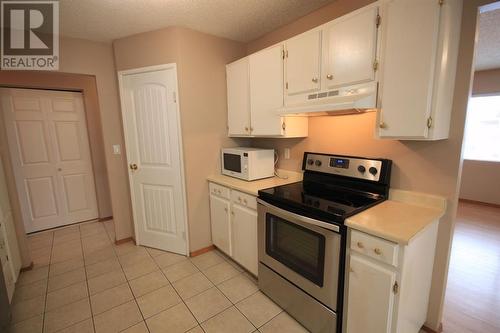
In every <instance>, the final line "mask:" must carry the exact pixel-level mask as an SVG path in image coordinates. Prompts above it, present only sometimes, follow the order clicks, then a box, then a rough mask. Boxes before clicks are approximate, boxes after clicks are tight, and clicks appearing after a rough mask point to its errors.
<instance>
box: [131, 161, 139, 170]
mask: <svg viewBox="0 0 500 333" xmlns="http://www.w3.org/2000/svg"><path fill="white" fill-rule="evenodd" d="M129 166H130V170H134V171H135V170H137V169H138V168H137V164H135V163H130V165H129Z"/></svg>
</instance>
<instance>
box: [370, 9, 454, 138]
mask: <svg viewBox="0 0 500 333" xmlns="http://www.w3.org/2000/svg"><path fill="white" fill-rule="evenodd" d="M384 7H385V8H384V9H385V13H384V15H383V16H382V26H384V28H383V30H384V37H383V39H384V42H383V43H384V45H383V53H382V60H383V64H382V65H383V66H382V80H381V84H382V86H381V96H380V98H381V110H380V113H379V119H378V124H377V126H378V136H379V137H381V138H394V139H414V140H439V139H445V138H447V137H448V132H449V124H450V115H451V107H452V101H453V89H454V82H455V71H456V64H457V54H458V43H459V38H460V18H461V1H460V0H445V1H444V2H441V1H439V0H418V1H415V0H389V1H386V3H385V6H384Z"/></svg>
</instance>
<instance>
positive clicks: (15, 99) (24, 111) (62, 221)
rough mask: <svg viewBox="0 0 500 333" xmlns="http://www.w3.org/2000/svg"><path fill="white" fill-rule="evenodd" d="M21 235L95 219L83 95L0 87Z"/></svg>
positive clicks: (94, 198) (92, 176)
mask: <svg viewBox="0 0 500 333" xmlns="http://www.w3.org/2000/svg"><path fill="white" fill-rule="evenodd" d="M0 98H1V103H2V104H1V105H2V111H3V117H4V120H5V127H6V132H7V141H8V146H9V151H10V158H11V162H12V165H13V170H14V178H15V183H16V187H17V191H18V194H19V201H20V205H21V211H22V217H23V223H24V226H25V230H26V232H27V233H32V232H36V231H41V230H46V229H50V228H55V227H60V226H64V225H68V224H73V223H77V222H82V221H87V220H93V219H96V218H98V209H97V199H96V190H95V181H94V173H93V168H92V158H91V154H90V147H89V140H88V134H87V125H86V118H85V110H84V105H83V96H82V94H81V93H78V92H68V91H54V90H38V89H12V88H2V89H0Z"/></svg>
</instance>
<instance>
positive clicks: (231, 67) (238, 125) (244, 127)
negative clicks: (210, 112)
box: [226, 57, 250, 136]
mask: <svg viewBox="0 0 500 333" xmlns="http://www.w3.org/2000/svg"><path fill="white" fill-rule="evenodd" d="M226 76H227V108H228V114H227V125H228V134H229V135H230V136H231V135H237V136H245V135H250V100H249V98H250V96H249V89H248V57H247V58H243V59H240V60H238V61H235V62H233V63H231V64H228V65H227V66H226Z"/></svg>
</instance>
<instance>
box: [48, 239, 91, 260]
mask: <svg viewBox="0 0 500 333" xmlns="http://www.w3.org/2000/svg"><path fill="white" fill-rule="evenodd" d="M66 244H68V243H64V244H63V245H66ZM76 258H79V259H83V251H82V247H81V246H77V245H74V246H71V247H69V248H57V249H56V248H55V247H54V248H53V249H52V256H51V257H50V262H51V263H54V264H55V263H59V262H63V261H66V260H70V259H76Z"/></svg>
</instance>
